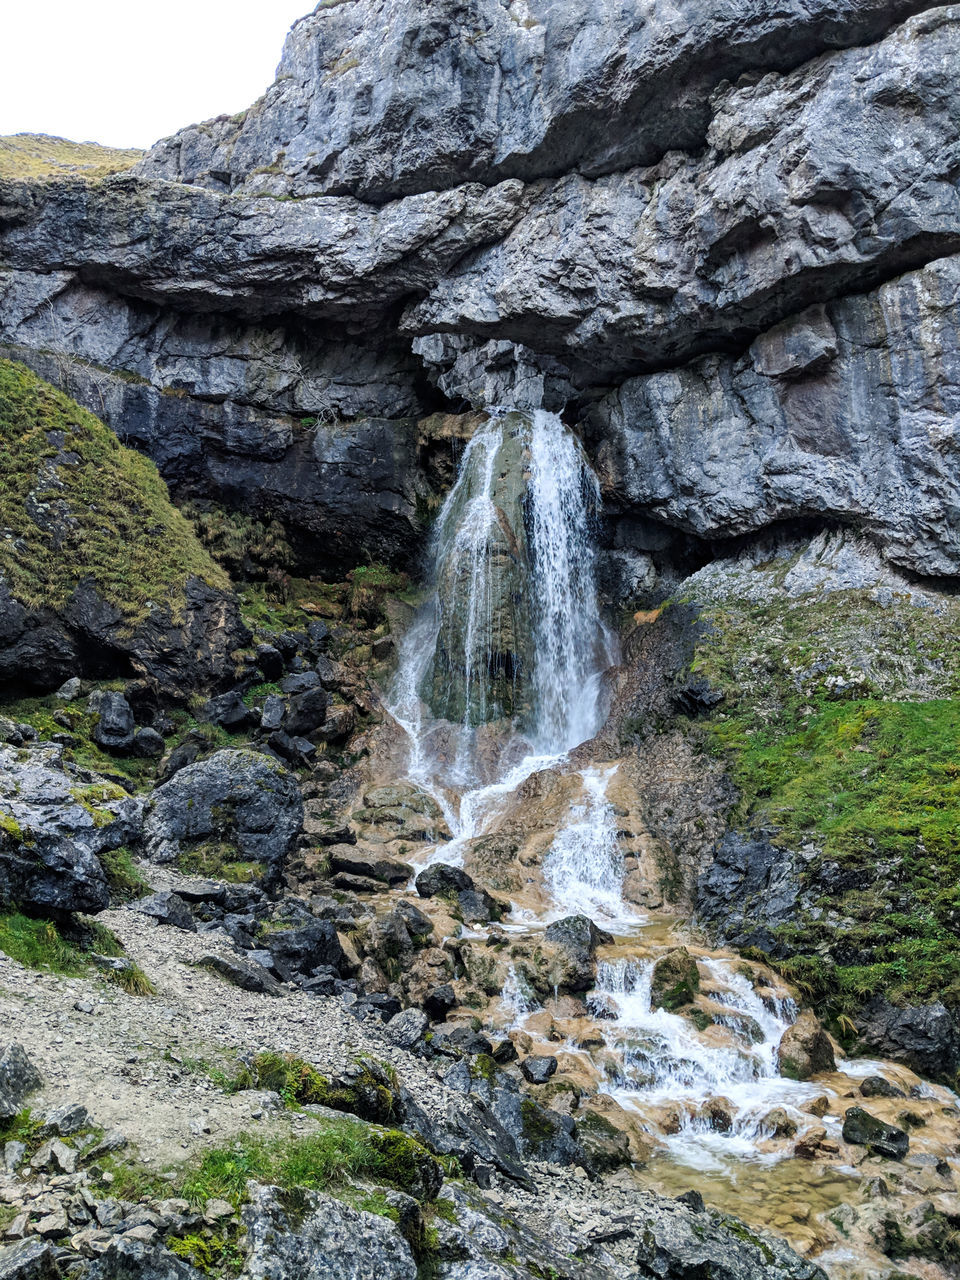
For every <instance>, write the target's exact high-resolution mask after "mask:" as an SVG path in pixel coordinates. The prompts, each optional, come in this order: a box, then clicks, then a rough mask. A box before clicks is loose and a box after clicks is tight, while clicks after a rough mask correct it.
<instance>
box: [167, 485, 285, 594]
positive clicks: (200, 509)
mask: <svg viewBox="0 0 960 1280" xmlns="http://www.w3.org/2000/svg"><path fill="white" fill-rule="evenodd" d="M181 511H182V512H183V514H184V515H185V516H186V517H187V519H188V520H190V521H191V522H192V524H193V526H194V528H195V529H196V531H197V537H198V538H199V539H200V541H201V542H202V543H203V545H204V546H205V547H206V549H207V550H208V551H209V552H210V555H211V556H212V557H213V559H214V560H216V562H217V563H218V564H219V565H222V566H223V568H224V569H226V571H227V572H228V573H229V574H230V576H231V577H233V578H263V577H266V575H267V573H268V571H269V570H270V569H276V568H281V567H283V566H286V565H288V564H290V562H291V561H292V559H293V551H292V549H291V547H290V543H289V542H288V541H287V535H286V530H285V529H284V527H283V525H282V524H280V522H279V521H277V520H270V521H263V520H257V519H256V518H255V517H254V516H249V515H246V514H245V513H244V512H242V511H228V510H227V509H226V508H224V507H219V506H216V505H215V504H214V503H211V502H196V501H194V502H188V503H186V504H185V505H184V506H183V507H181Z"/></svg>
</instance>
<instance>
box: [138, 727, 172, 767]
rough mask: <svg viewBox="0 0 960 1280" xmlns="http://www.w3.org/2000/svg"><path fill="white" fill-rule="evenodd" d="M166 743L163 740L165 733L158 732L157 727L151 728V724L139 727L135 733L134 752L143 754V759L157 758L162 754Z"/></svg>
mask: <svg viewBox="0 0 960 1280" xmlns="http://www.w3.org/2000/svg"><path fill="white" fill-rule="evenodd" d="M165 749H166V744H165V743H164V741H163V735H162V734H160V733H158V732H157V730H156V729H151V728H150V726H149V725H147V726H145V727H144V728H142V729H137V731H136V733H135V734H134V735H133V748H132V750H133V754H134V755H135V756H141V757H142V758H143V759H147V760H149V759H156V758H158V757H159V756H162V755H163V753H164V750H165Z"/></svg>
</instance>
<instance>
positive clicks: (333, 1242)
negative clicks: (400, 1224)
mask: <svg viewBox="0 0 960 1280" xmlns="http://www.w3.org/2000/svg"><path fill="white" fill-rule="evenodd" d="M243 1220H244V1222H245V1224H246V1228H247V1237H248V1251H249V1252H248V1258H247V1264H246V1267H245V1270H244V1275H245V1276H247V1277H249V1280H296V1277H301V1276H311V1277H315V1278H316V1280H368V1277H369V1278H370V1280H372V1277H374V1276H375V1277H376V1278H377V1280H416V1276H417V1264H416V1262H415V1261H414V1258H413V1255H412V1253H411V1252H410V1246H409V1245H408V1244H407V1242H406V1240H404V1238H403V1236H402V1235H401V1234H400V1231H399V1230H398V1228H397V1226H396V1225H395V1224H394V1223H393V1222H391V1221H390V1219H389V1218H385V1217H380V1216H378V1215H377V1214H373V1213H365V1212H364V1211H363V1210H361V1209H354V1208H352V1207H351V1206H350V1205H347V1204H344V1203H343V1201H341V1200H335V1199H334V1198H333V1197H332V1196H327V1195H323V1194H321V1193H320V1192H316V1191H301V1192H298V1194H297V1198H296V1204H295V1205H294V1204H293V1203H292V1202H291V1200H290V1198H289V1196H287V1195H285V1194H284V1193H283V1192H282V1191H279V1190H278V1189H277V1188H276V1187H261V1186H255V1185H252V1186H251V1192H250V1201H249V1203H248V1204H247V1205H245V1206H244V1208H243Z"/></svg>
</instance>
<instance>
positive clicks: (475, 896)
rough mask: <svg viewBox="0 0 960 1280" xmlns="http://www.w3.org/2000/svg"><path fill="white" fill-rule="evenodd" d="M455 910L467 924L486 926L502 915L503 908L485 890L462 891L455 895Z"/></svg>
mask: <svg viewBox="0 0 960 1280" xmlns="http://www.w3.org/2000/svg"><path fill="white" fill-rule="evenodd" d="M457 908H458V909H459V912H460V914H461V916H463V918H464V920H466V921H467V923H468V924H473V923H476V922H480V923H482V924H487V923H488V922H489V921H491V920H499V919H500V918H501V917H502V915H503V908H502V907H501V906H500V904H499V902H497V900H496V898H494V897H491V895H490V894H489V893H487V891H486V889H476V888H474V889H462V890H461V891H460V893H458V894H457Z"/></svg>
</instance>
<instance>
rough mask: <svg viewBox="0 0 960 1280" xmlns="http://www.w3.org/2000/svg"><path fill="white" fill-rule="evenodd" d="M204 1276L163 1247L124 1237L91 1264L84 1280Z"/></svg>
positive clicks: (192, 1278)
mask: <svg viewBox="0 0 960 1280" xmlns="http://www.w3.org/2000/svg"><path fill="white" fill-rule="evenodd" d="M203 1274H204V1273H203V1272H202V1271H197V1270H196V1269H195V1268H194V1267H191V1266H190V1264H189V1263H187V1262H184V1261H183V1259H182V1258H178V1257H177V1256H176V1254H173V1253H171V1252H170V1251H169V1249H166V1248H164V1246H163V1245H162V1244H157V1243H154V1242H153V1241H148V1240H137V1239H136V1238H131V1237H130V1236H128V1235H124V1236H120V1237H119V1238H114V1239H113V1240H111V1241H110V1243H109V1245H108V1246H107V1248H106V1250H105V1251H104V1252H103V1253H102V1254H100V1256H99V1257H98V1258H96V1259H95V1260H94V1261H93V1262H91V1263H89V1264H88V1267H87V1270H86V1271H85V1272H84V1280H203Z"/></svg>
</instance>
